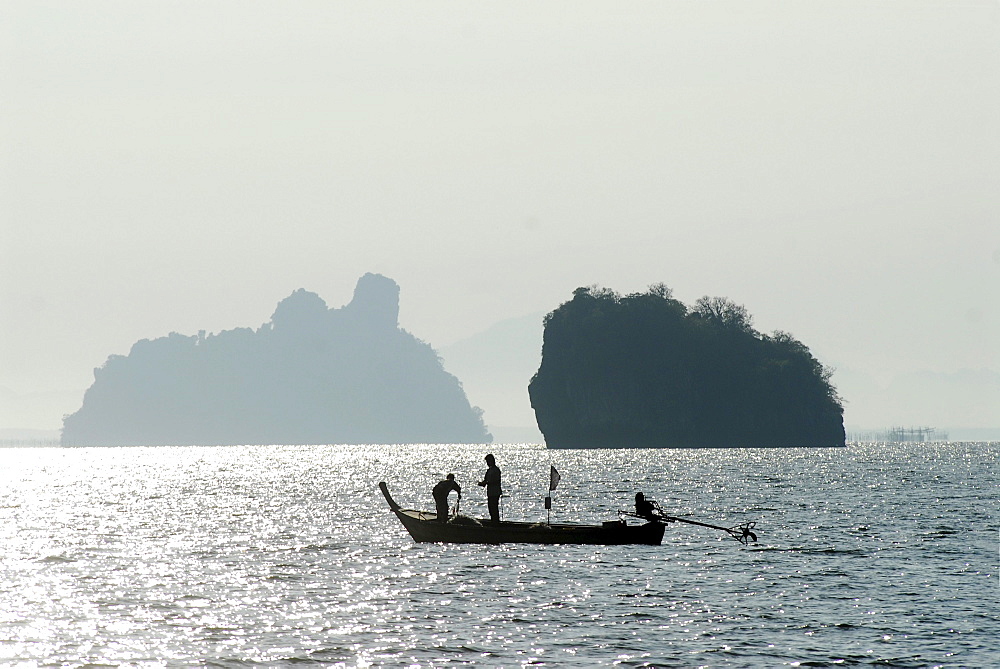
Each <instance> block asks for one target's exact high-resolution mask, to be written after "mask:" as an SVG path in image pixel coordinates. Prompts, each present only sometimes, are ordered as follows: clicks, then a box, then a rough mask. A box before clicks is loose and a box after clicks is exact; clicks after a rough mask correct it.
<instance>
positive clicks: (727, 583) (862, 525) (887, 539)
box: [0, 444, 1000, 666]
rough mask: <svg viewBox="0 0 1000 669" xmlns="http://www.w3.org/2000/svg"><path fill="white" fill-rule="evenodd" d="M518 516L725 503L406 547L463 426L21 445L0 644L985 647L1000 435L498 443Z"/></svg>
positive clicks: (474, 467) (958, 656) (930, 652)
mask: <svg viewBox="0 0 1000 669" xmlns="http://www.w3.org/2000/svg"><path fill="white" fill-rule="evenodd" d="M490 448H491V450H492V451H493V452H494V453H496V455H497V460H498V464H499V465H500V467H501V468H502V469H503V472H504V487H505V489H506V492H507V494H508V495H509V496H508V497H506V498H505V499H504V513H505V515H506V516H507V517H509V518H513V519H526V520H544V518H545V511H544V508H543V505H542V499H543V497H544V495H545V494H546V489H547V484H548V474H549V466H550V465H555V466H556V467H557V468H558V469H559V472H560V473H561V474H562V477H563V479H562V482H561V483H560V485H559V489H558V490H557V491H556V492H555V493H554V494H553V497H554V505H553V507H554V508H553V516H552V519H553V520H554V521H555V520H561V521H565V520H571V521H580V522H599V521H601V520H607V519H609V518H613V517H616V513H617V511H618V510H619V509H625V508H628V507H629V506H630V504H631V501H632V497H633V495H634V493H635V492H636V491H639V490H641V491H643V492H645V493H646V494H647V495H649V496H651V497H654V498H655V499H657V500H658V501H659V502H660V504H661V505H662V506H663V507H664V509H666V510H668V511H669V512H671V513H675V514H678V515H681V514H684V515H690V516H691V517H692V518H695V519H702V520H706V521H708V522H718V523H719V524H723V525H732V524H735V523H737V522H742V521H745V520H757V521H758V530H759V535H760V543H759V544H757V545H751V546H749V547H743V546H741V545H740V544H738V543H737V542H735V541H732V540H731V539H728V538H726V537H724V536H722V535H720V534H719V533H717V532H714V531H713V530H709V529H705V528H698V527H693V526H671V527H670V528H668V531H667V535H666V537H665V539H664V544H663V545H662V546H658V547H649V546H623V547H614V546H610V547H604V546H518V545H505V546H499V547H496V546H493V547H489V546H459V545H440V544H429V545H418V544H415V543H413V542H412V541H411V540H410V538H409V536H408V535H407V534H406V533H405V531H404V530H403V528H402V526H401V525H400V524H399V523H398V521H397V520H396V519H395V518H394V517H393V516H392V515H391V514H389V513H388V512H387V510H386V508H385V503H384V501H383V500H382V498H381V495H380V494H379V492H378V489H377V487H376V486H377V483H378V481H380V480H386V481H389V482H390V485H391V487H392V489H393V492H394V495H395V496H396V498H397V500H398V501H400V502H401V503H402V504H403V505H404V506H412V507H420V508H428V509H432V508H433V501H432V499H431V496H430V488H431V486H432V485H433V484H434V483H435V482H436V481H438V480H440V478H441V477H443V475H444V474H445V473H447V472H449V471H450V472H455V474H456V475H457V477H458V480H459V482H460V483H461V484H462V485H463V488H464V489H465V491H466V492H465V495H464V496H463V501H462V511H463V513H469V514H472V515H478V516H483V515H486V504H485V498H484V495H483V493H482V490H481V489H480V488H478V487H476V486H475V485H471V484H474V483H475V481H478V480H480V479H481V477H482V473H483V469H484V466H483V462H482V456H483V454H484V452H485V451H484V449H483V448H481V447H469V446H455V447H444V446H399V447H383V446H364V447H358V446H326V447H280V448H273V447H220V448H157V449H149V448H117V449H115V448H108V449H99V448H93V449H90V448H88V449H8V450H4V451H3V455H4V458H5V461H6V466H5V469H4V471H3V472H2V473H0V486H2V487H0V514H2V518H3V523H2V530H0V532H2V536H3V545H4V554H3V557H2V560H3V570H2V576H0V584H2V588H0V628H2V634H0V662H7V663H12V662H15V661H17V660H24V661H28V662H36V663H39V664H57V663H64V662H65V663H88V662H89V663H94V664H105V665H116V664H132V665H135V664H141V663H157V662H159V663H164V664H168V665H170V664H173V665H177V666H183V665H190V664H197V663H213V664H219V665H223V666H226V665H230V666H236V665H242V664H247V663H265V664H268V663H270V664H273V663H281V662H286V661H292V660H300V661H309V660H311V661H316V662H321V663H328V664H333V665H337V664H341V665H344V666H364V665H376V666H377V665H385V664H388V665H406V664H416V665H421V666H428V665H434V666H437V665H441V664H451V663H453V664H484V665H487V666H489V665H504V666H517V665H527V664H532V663H543V664H548V665H550V666H573V665H580V664H583V665H587V664H590V665H594V664H611V663H616V662H617V663H620V664H622V665H624V666H642V665H667V666H691V665H698V664H704V665H713V666H715V665H727V664H735V665H746V664H762V665H771V664H782V663H787V664H793V663H798V662H806V663H809V664H810V665H811V666H823V665H825V664H835V663H838V662H840V661H844V662H846V663H847V664H853V663H877V662H881V663H888V664H893V665H901V666H926V665H929V664H936V663H940V664H945V665H953V666H954V665H960V666H986V665H989V664H990V663H991V662H992V661H993V660H994V659H995V657H996V656H997V655H996V653H997V652H998V650H1000V648H998V642H997V641H996V639H997V638H1000V623H998V616H997V614H996V610H995V598H992V597H984V596H983V593H986V592H996V587H997V583H996V534H995V533H996V517H995V513H996V511H995V508H996V486H997V479H996V462H997V454H998V452H1000V445H997V444H992V445H985V444H947V445H941V444H906V445H903V444H900V445H885V444H882V445H874V444H872V445H853V446H851V447H849V448H846V449H792V450H764V449H745V450H744V449H740V450H682V451H675V450H671V451H655V450H653V451H650V450H643V451H631V450H616V451H562V450H560V451H546V450H543V449H540V448H538V447H534V446H492V447H490Z"/></svg>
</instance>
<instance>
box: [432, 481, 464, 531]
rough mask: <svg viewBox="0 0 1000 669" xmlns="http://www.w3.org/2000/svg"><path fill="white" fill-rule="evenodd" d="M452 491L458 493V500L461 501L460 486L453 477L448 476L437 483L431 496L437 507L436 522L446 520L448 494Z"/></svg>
mask: <svg viewBox="0 0 1000 669" xmlns="http://www.w3.org/2000/svg"><path fill="white" fill-rule="evenodd" d="M452 490H454V491H455V492H457V493H458V498H459V499H462V486H460V485H458V483H456V482H455V475H454V474H448V476H447V477H446V478H445V479H444V480H443V481H438V483H437V485H435V486H434V489H433V490H431V494H432V495H434V504H435V506H437V520H438V522H439V523H444V522H447V520H448V494H449V493H450V492H451V491H452Z"/></svg>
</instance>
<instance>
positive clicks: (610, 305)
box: [528, 284, 845, 448]
mask: <svg viewBox="0 0 1000 669" xmlns="http://www.w3.org/2000/svg"><path fill="white" fill-rule="evenodd" d="M831 373H832V372H831V371H830V370H828V369H827V368H825V367H823V365H821V364H820V363H819V362H818V361H817V360H816V359H815V358H814V357H813V356H812V354H811V353H810V352H809V349H808V348H806V346H805V345H804V344H802V343H801V342H799V341H797V340H796V339H794V338H793V337H791V336H790V335H788V334H786V333H781V332H776V333H774V334H773V335H761V334H760V333H758V332H756V331H755V330H754V329H753V328H752V327H751V317H750V314H749V313H748V312H747V311H746V309H745V308H744V307H742V306H740V305H736V304H733V303H732V302H730V301H729V300H726V299H725V298H708V297H704V298H701V299H700V300H698V302H697V303H696V304H695V306H694V307H693V308H692V309H688V307H686V306H685V305H683V304H681V303H680V302H678V301H677V300H674V299H673V298H672V296H671V293H670V290H669V289H668V288H667V287H666V286H663V285H662V284H660V285H657V286H653V287H651V288H650V291H649V292H647V293H642V294H634V295H627V296H624V297H623V296H621V295H618V294H617V293H615V292H614V291H611V290H607V289H599V288H578V289H577V290H576V291H575V292H574V294H573V299H572V300H570V301H569V302H565V303H564V304H562V305H560V306H559V308H558V309H556V310H555V311H553V312H552V313H551V314H549V315H548V316H547V317H546V318H545V334H544V343H543V346H542V363H541V366H540V367H539V370H538V373H537V374H536V375H535V376H534V378H532V380H531V383H530V385H529V387H528V391H529V395H530V397H531V405H532V407H533V408H534V410H535V415H536V417H537V419H538V426H539V428H540V429H541V431H542V434H544V435H545V443H546V444H547V445H548V446H550V447H555V448H601V447H663V446H666V447H741V446H843V445H844V443H845V433H844V420H843V413H844V412H843V407H842V406H841V400H840V398H839V397H838V395H837V393H836V390H835V389H834V388H833V386H832V385H831V384H830V375H831Z"/></svg>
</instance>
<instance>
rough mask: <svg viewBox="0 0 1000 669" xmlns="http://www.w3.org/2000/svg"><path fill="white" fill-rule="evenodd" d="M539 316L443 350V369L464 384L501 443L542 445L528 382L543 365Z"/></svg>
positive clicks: (499, 325) (504, 325) (511, 322)
mask: <svg viewBox="0 0 1000 669" xmlns="http://www.w3.org/2000/svg"><path fill="white" fill-rule="evenodd" d="M544 316H545V314H543V313H535V314H529V315H527V316H521V317H518V318H511V319H508V320H504V321H501V322H499V323H496V324H495V325H492V326H490V327H489V328H487V329H486V330H484V331H482V332H480V333H478V334H474V335H472V336H471V337H468V338H466V339H463V340H462V341H459V342H456V343H454V344H450V345H448V346H444V347H442V348H440V349H439V351H438V352H439V353H440V354H441V358H442V359H443V360H444V366H445V369H447V370H448V371H449V372H451V373H452V374H454V375H455V376H457V377H458V378H460V379H461V380H462V386H463V387H464V388H465V392H466V394H467V395H468V396H469V400H470V401H472V402H475V403H476V404H477V405H479V406H480V407H482V408H483V411H484V414H483V419H484V420H485V421H486V423H487V425H488V426H489V430H490V432H491V433H492V434H493V437H494V439H495V440H496V441H498V442H522V443H523V442H529V443H541V441H542V434H541V433H540V432H539V431H538V426H537V424H536V423H535V412H534V411H533V410H532V408H531V402H530V400H529V399H528V381H530V380H531V377H532V376H533V375H534V373H535V372H537V371H538V365H539V363H540V362H541V360H542V321H543V319H544Z"/></svg>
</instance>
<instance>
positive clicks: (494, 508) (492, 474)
mask: <svg viewBox="0 0 1000 669" xmlns="http://www.w3.org/2000/svg"><path fill="white" fill-rule="evenodd" d="M486 467H487V469H486V476H484V477H483V480H482V481H480V482H479V485H481V486H486V506H487V507H488V508H489V510H490V520H492V521H493V522H494V523H499V522H500V495H501V494H503V493H502V492H501V490H500V468H499V467H497V460H496V458H494V457H493V454H492V453H489V454H487V456H486Z"/></svg>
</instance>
